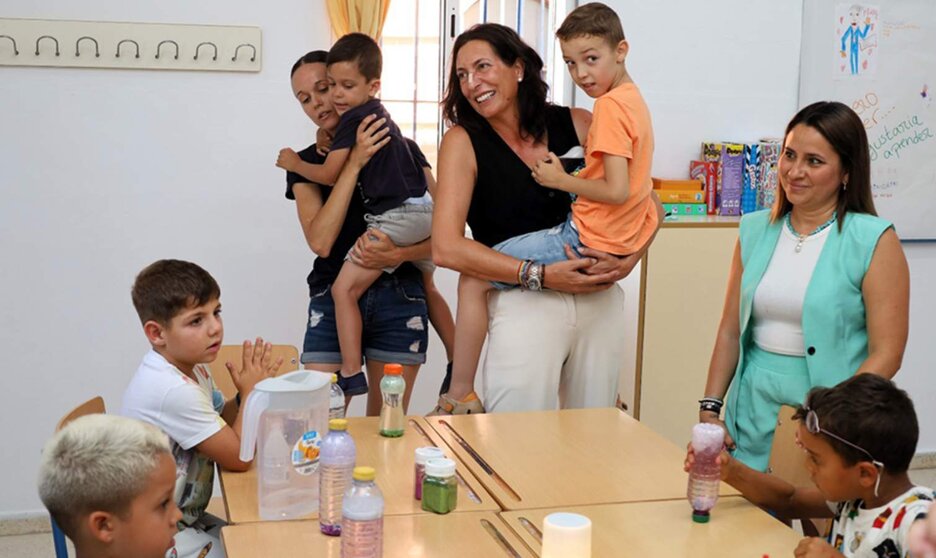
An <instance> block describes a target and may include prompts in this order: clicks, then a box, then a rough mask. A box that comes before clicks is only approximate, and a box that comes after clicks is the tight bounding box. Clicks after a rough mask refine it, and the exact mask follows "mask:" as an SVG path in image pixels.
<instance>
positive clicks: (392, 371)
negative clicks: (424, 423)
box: [380, 364, 406, 438]
mask: <svg viewBox="0 0 936 558" xmlns="http://www.w3.org/2000/svg"><path fill="white" fill-rule="evenodd" d="M404 391H406V381H405V380H404V379H403V366H401V365H399V364H385V365H384V377H383V379H381V380H380V394H381V395H382V396H383V406H382V407H381V409H380V435H381V436H386V437H388V438H398V437H400V436H402V435H403V429H404V427H405V424H404V423H405V420H406V419H405V417H404V416H403V392H404Z"/></svg>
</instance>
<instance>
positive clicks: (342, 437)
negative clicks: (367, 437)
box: [319, 419, 357, 537]
mask: <svg viewBox="0 0 936 558" xmlns="http://www.w3.org/2000/svg"><path fill="white" fill-rule="evenodd" d="M356 458H357V448H356V447H355V445H354V439H353V438H352V437H351V435H350V434H348V421H347V419H331V420H330V421H328V435H327V436H325V439H324V440H322V447H321V454H320V456H319V465H320V467H321V469H320V471H319V475H320V476H319V529H320V530H321V531H322V532H323V533H325V534H326V535H330V536H333V537H337V536H338V535H340V534H341V504H342V498H344V493H345V491H347V490H348V487H350V486H351V472H352V471H353V470H354V461H355V459H356Z"/></svg>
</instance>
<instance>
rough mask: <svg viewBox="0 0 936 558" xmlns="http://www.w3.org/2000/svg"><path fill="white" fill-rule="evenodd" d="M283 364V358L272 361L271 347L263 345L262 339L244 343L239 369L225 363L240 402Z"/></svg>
mask: <svg viewBox="0 0 936 558" xmlns="http://www.w3.org/2000/svg"><path fill="white" fill-rule="evenodd" d="M282 364H283V357H279V358H277V359H276V361H275V362H274V361H273V345H272V344H271V343H264V342H263V338H262V337H257V340H256V342H255V343H251V342H250V341H244V352H243V358H242V363H241V369H240V370H238V369H236V368H234V363H233V362H226V363H224V365H225V366H226V367H227V369H228V372H229V373H230V374H231V381H233V382H234V387H236V388H237V392H238V393H240V394H241V402H243V399H244V398H245V397H247V395H248V394H249V393H250V392H251V391H252V390H253V388H254V386H255V385H257V382H259V381H260V380H264V379H266V378H271V377H273V375H275V374H276V371H277V370H279V367H280V365H282Z"/></svg>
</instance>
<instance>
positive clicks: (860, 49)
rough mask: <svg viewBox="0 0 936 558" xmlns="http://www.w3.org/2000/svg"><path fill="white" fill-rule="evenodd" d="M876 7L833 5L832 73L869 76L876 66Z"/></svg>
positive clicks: (840, 77) (877, 12)
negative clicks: (833, 67)
mask: <svg viewBox="0 0 936 558" xmlns="http://www.w3.org/2000/svg"><path fill="white" fill-rule="evenodd" d="M879 14H880V11H879V10H878V8H877V6H868V5H864V4H836V6H835V37H834V42H835V50H834V55H833V56H834V58H835V70H834V73H835V76H836V77H837V78H839V79H844V78H852V77H858V76H873V75H874V73H875V70H876V69H877V58H878V54H877V50H878V33H877V31H878V19H879Z"/></svg>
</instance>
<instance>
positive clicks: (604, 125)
mask: <svg viewBox="0 0 936 558" xmlns="http://www.w3.org/2000/svg"><path fill="white" fill-rule="evenodd" d="M556 36H557V37H558V38H559V44H560V47H561V48H562V56H563V59H564V60H565V63H566V66H567V67H568V68H569V74H570V75H571V76H572V79H573V80H574V81H575V83H576V85H578V86H579V87H581V88H582V90H583V91H585V93H587V94H588V95H589V96H590V97H595V98H597V100H596V101H595V106H594V117H593V119H592V124H591V126H590V128H589V130H588V136H587V138H586V142H585V143H586V152H585V167H584V168H583V169H581V170H580V171H579V172H577V173H576V174H567V173H566V172H565V170H563V166H562V163H561V161H560V160H559V157H557V156H556V154H555V153H550V154H549V158H548V159H547V160H545V161H541V162H538V163H536V165H535V166H534V167H533V178H534V179H535V180H536V182H538V183H539V184H540V185H541V186H545V187H547V188H553V189H555V190H562V191H565V192H569V193H570V194H575V195H576V196H577V197H576V199H575V201H574V202H573V203H572V211H571V213H570V214H569V217H568V219H567V220H566V221H565V223H563V224H561V225H559V226H557V227H554V228H552V229H547V230H542V231H536V232H533V233H529V234H525V235H521V236H518V237H514V238H510V239H507V240H505V241H504V242H502V243H500V244H498V245H496V246H494V249H495V250H497V251H498V252H503V253H505V254H508V255H510V256H513V257H515V258H518V259H522V260H524V262H523V264H522V265H521V266H520V269H519V270H518V273H517V274H518V280H519V282H520V286H521V287H522V288H527V289H530V290H539V289H541V288H542V276H543V271H544V268H545V265H546V264H549V263H552V262H556V261H561V260H564V259H566V258H567V256H566V252H565V247H566V246H569V247H570V248H571V249H572V250H574V251H578V250H579V249H580V248H582V247H583V246H584V247H588V248H591V249H594V250H600V251H602V252H607V253H609V254H613V255H616V256H627V255H630V254H633V253H634V252H637V251H638V250H640V249H641V248H643V246H644V245H645V244H646V243H647V242H649V241H650V239H651V238H652V237H653V235H654V233H655V232H656V229H657V223H658V220H659V216H658V215H657V207H656V203H655V201H654V194H653V185H652V183H651V181H650V165H651V162H652V160H653V127H652V125H651V122H650V111H649V110H648V109H647V104H646V103H645V102H644V100H643V97H642V96H641V95H640V91H639V90H638V89H637V86H636V85H634V82H633V80H631V78H630V75H628V73H627V70H626V69H625V67H624V58H625V57H626V56H627V51H628V44H627V41H625V40H624V31H623V30H622V28H621V21H620V20H619V19H618V17H617V14H616V13H614V10H612V9H611V8H609V7H607V6H605V5H604V4H601V3H597V2H595V3H590V4H585V5H583V6H580V7H578V8H576V9H575V10H573V11H572V13H570V14H569V15H568V17H566V19H565V21H564V22H563V23H562V25H561V26H560V27H559V29H558V30H557V31H556ZM512 287H513V285H503V284H500V283H494V284H493V285H492V284H491V283H489V282H487V281H483V280H481V279H477V278H473V277H469V276H467V275H464V274H462V276H461V279H460V280H459V284H458V313H457V318H456V322H455V351H454V358H453V364H452V382H451V385H450V387H449V390H448V392H447V393H445V394H442V395H441V396H440V398H439V403H438V405H437V406H436V408H435V410H434V411H433V412H432V413H430V414H468V413H483V412H484V407H483V406H482V405H481V402H480V401H479V400H478V396H477V394H476V393H475V392H474V375H475V371H476V369H477V367H478V359H479V358H480V355H481V347H482V345H483V344H484V337H485V333H486V331H487V325H488V316H487V293H488V291H490V290H491V289H492V288H498V289H503V288H512ZM463 308H470V309H471V311H470V312H463V311H462V309H463Z"/></svg>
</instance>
